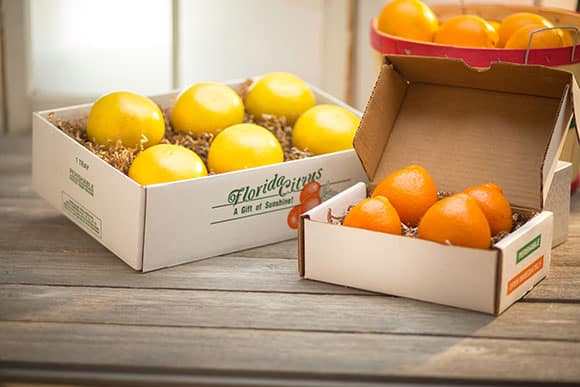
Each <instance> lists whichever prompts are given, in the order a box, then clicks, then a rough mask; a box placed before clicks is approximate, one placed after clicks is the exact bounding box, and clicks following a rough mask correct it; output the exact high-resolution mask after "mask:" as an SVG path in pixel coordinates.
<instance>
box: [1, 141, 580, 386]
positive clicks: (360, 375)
mask: <svg viewBox="0 0 580 387" xmlns="http://www.w3.org/2000/svg"><path fill="white" fill-rule="evenodd" d="M30 147H31V144H30V137H29V136H23V137H0V380H2V379H3V380H5V381H6V380H8V381H19V382H44V383H68V384H91V383H104V382H105V383H112V384H115V385H122V384H133V385H135V384H137V385H146V384H148V385H185V384H190V383H191V384H197V385H204V386H207V385H245V386H255V385H276V386H286V385H303V386H310V385H324V386H333V385H348V386H351V385H357V386H359V385H361V386H363V385H368V386H371V385H377V384H383V383H385V384H388V385H413V386H418V385H421V386H423V385H430V384H437V383H441V384H476V385H479V384H509V383H512V382H525V383H526V384H528V383H532V382H536V383H546V384H552V383H554V382H560V383H580V194H578V195H576V196H575V197H573V200H572V215H571V218H570V237H569V240H568V242H566V243H565V244H564V245H561V246H560V247H558V248H556V249H555V250H554V252H553V258H552V268H551V272H550V275H549V277H548V278H547V279H546V280H544V281H543V282H542V283H541V284H540V285H539V286H537V287H536V288H535V289H534V290H533V291H532V292H531V293H529V294H528V295H527V296H526V297H525V299H524V300H523V301H521V302H518V303H516V304H515V305H514V306H512V307H511V308H510V309H509V310H508V311H507V312H505V313H504V314H503V315H501V316H500V317H498V318H495V317H492V316H488V315H485V314H480V313H476V312H469V311H464V310H460V309H455V308H450V307H444V306H439V305H434V304H429V303H423V302H418V301H413V300H408V299H403V298H397V297H389V296H381V295H376V294H370V293H365V292H362V291H357V290H352V289H347V288H343V287H339V286H331V285H327V284H322V283H317V282H313V281H308V280H301V279H300V278H299V277H298V275H297V268H296V247H297V246H296V241H295V240H294V241H288V242H282V243H278V244H273V245H270V246H265V247H261V248H257V249H253V250H247V251H242V252H238V253H234V254H230V255H227V256H222V257H216V258H210V259H207V260H204V261H200V262H196V263H191V264H186V265H182V266H179V267H174V268H170V269H164V270H160V271H156V272H152V273H147V274H139V273H135V272H133V271H132V270H131V269H130V268H129V267H128V266H126V265H125V264H124V263H123V262H121V261H120V260H119V259H118V258H116V257H115V256H113V255H112V254H111V253H110V252H109V251H107V250H106V249H105V248H103V247H102V246H101V245H100V244H99V243H97V242H96V241H95V240H93V239H92V238H91V237H90V236H88V235H87V234H86V233H85V232H84V231H82V230H81V229H80V228H78V227H77V226H75V225H74V224H73V223H72V222H70V221H69V220H67V219H66V218H65V217H64V216H63V215H60V214H59V213H58V212H57V211H56V210H54V209H53V208H51V207H50V206H49V205H48V204H47V203H46V202H45V201H43V200H42V199H40V198H39V197H38V196H37V195H36V194H35V193H34V192H33V191H32V188H31V181H30V168H31V154H30Z"/></svg>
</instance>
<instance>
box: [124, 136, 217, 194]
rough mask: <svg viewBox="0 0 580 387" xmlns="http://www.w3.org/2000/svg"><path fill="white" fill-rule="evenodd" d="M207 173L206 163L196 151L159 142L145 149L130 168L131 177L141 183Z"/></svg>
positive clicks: (166, 180) (186, 177)
mask: <svg viewBox="0 0 580 387" xmlns="http://www.w3.org/2000/svg"><path fill="white" fill-rule="evenodd" d="M206 175H207V169H206V168H205V164H204V163H203V161H202V160H201V158H200V157H199V156H198V155H197V154H196V153H195V152H194V151H192V150H189V149H187V148H185V147H183V146H180V145H173V144H158V145H154V146H152V147H150V148H147V149H145V150H144V151H143V152H141V153H139V154H138V155H137V157H135V160H133V163H132V164H131V167H130V168H129V177H130V178H132V179H133V180H135V181H136V182H137V183H139V184H141V185H148V184H158V183H167V182H170V181H176V180H184V179H193V178H195V177H201V176H206Z"/></svg>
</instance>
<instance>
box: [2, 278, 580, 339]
mask: <svg viewBox="0 0 580 387" xmlns="http://www.w3.org/2000/svg"><path fill="white" fill-rule="evenodd" d="M0 316H1V317H0V319H2V320H9V321H34V322H75V323H103V324H122V325H156V326H157V325H159V326H191V327H213V328H218V327H227V328H243V329H247V328H252V329H280V330H285V329H291V330H304V331H336V332H360V333H404V334H429V335H450V336H456V335H459V336H476V337H477V336H482V337H502V338H528V339H543V340H565V341H580V304H568V303H564V304H553V303H518V304H515V305H514V306H512V307H511V309H510V310H508V311H506V312H505V313H504V314H502V315H501V316H500V317H498V318H494V317H493V316H488V315H484V314H481V313H476V312H469V311H464V310H460V309H456V308H451V307H445V306H440V305H434V304H429V303H424V302H418V301H412V300H406V299H401V298H397V297H376V296H365V295H357V296H355V295H319V294H272V293H247V292H215V291H201V290H198V291H195V292H191V291H179V290H170V289H167V290H164V291H163V292H159V291H158V290H156V289H125V288H117V289H111V288H83V287H58V286H49V287H47V286H31V285H28V286H23V285H1V286H0ZM522 321H525V322H526V323H525V324H522V323H521V322H522Z"/></svg>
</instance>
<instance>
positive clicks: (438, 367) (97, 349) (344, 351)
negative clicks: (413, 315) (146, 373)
mask: <svg viewBox="0 0 580 387" xmlns="http://www.w3.org/2000/svg"><path fill="white" fill-rule="evenodd" d="M519 325H521V324H519ZM0 347H1V348H3V350H2V351H1V352H0V364H2V365H3V367H0V369H2V368H7V367H8V366H9V365H10V362H26V363H27V364H34V363H37V364H40V365H42V364H45V365H50V364H68V365H70V366H74V367H75V369H83V368H85V367H91V366H92V367H95V366H99V367H102V368H103V369H106V367H111V368H113V369H119V368H123V367H125V368H131V367H133V369H141V370H143V369H144V368H145V367H151V368H154V369H157V370H161V369H170V370H175V371H176V372H179V371H182V372H189V373H195V372H210V371H213V372H226V373H229V374H235V373H240V374H243V373H251V374H253V375H256V376H259V375H269V376H276V375H278V376H279V377H283V378H285V379H291V378H293V377H304V376H306V375H310V376H317V377H320V378H347V379H355V380H361V381H364V380H365V379H369V378H372V379H373V380H375V381H380V380H387V381H389V380H392V379H393V378H398V379H399V380H400V379H402V378H403V379H404V378H408V379H411V380H424V379H426V378H429V379H434V380H439V381H446V380H447V381H448V380H460V381H465V380H472V381H486V380H487V381H497V380H505V381H520V382H528V383H529V382H580V343H578V342H568V343H565V342H552V341H534V340H525V341H521V340H503V339H477V338H456V337H437V336H415V335H384V334H353V333H327V332H289V331H265V330H239V329H235V330H231V329H214V328H203V329H200V328H184V327H180V328H167V327H134V326H118V325H87V324H55V323H18V322H0ZM152 349H154V350H152Z"/></svg>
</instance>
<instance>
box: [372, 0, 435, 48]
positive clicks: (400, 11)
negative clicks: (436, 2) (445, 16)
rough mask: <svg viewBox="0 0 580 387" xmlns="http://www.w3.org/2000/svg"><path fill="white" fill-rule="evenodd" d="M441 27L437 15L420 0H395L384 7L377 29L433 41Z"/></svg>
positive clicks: (406, 37) (402, 36)
mask: <svg viewBox="0 0 580 387" xmlns="http://www.w3.org/2000/svg"><path fill="white" fill-rule="evenodd" d="M438 28H439V23H438V22H437V16H435V14H434V13H433V11H431V8H429V7H428V6H427V5H426V4H425V3H423V2H421V1H419V0H393V1H391V2H390V3H388V4H387V5H385V6H384V7H383V10H382V11H381V14H380V15H379V18H378V19H377V29H378V30H379V31H381V32H384V33H386V34H390V35H395V36H400V37H401V38H405V39H413V40H421V41H425V42H432V41H433V35H434V34H435V32H436V31H437V29H438Z"/></svg>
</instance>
